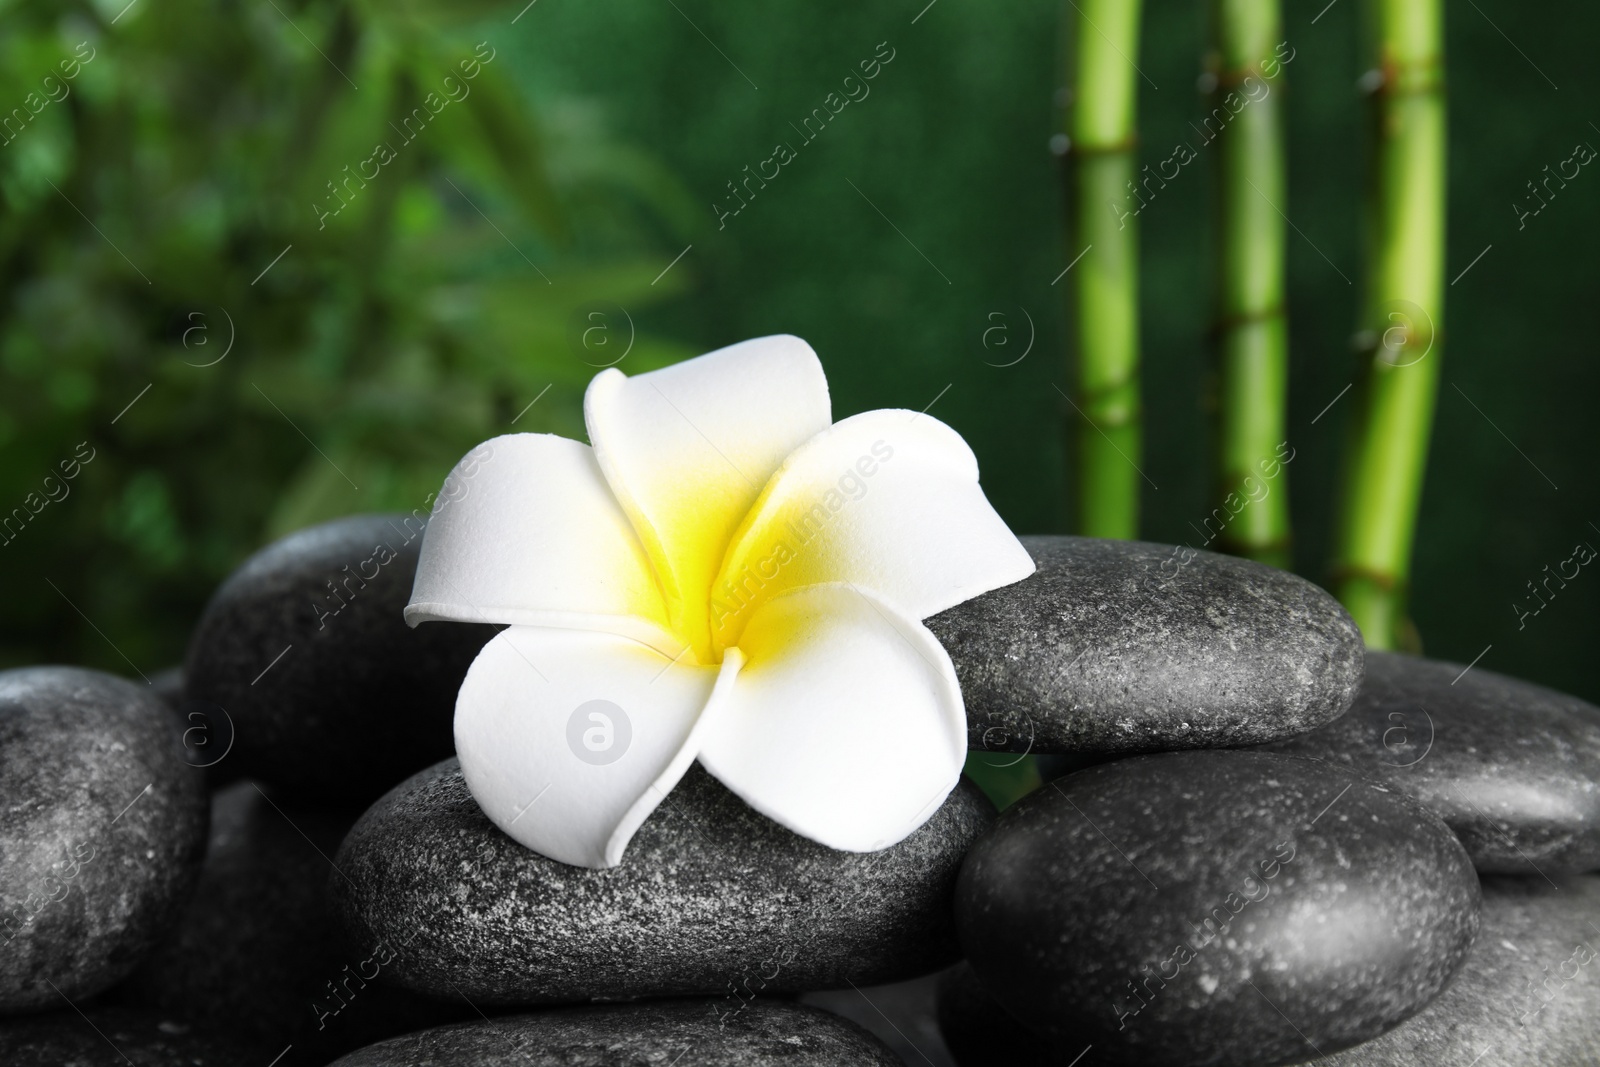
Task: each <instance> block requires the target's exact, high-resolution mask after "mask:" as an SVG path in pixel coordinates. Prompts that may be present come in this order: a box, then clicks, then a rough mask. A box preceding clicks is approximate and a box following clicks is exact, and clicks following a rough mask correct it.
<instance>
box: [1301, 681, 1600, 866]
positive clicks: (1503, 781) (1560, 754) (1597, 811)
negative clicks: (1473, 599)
mask: <svg viewBox="0 0 1600 1067" xmlns="http://www.w3.org/2000/svg"><path fill="white" fill-rule="evenodd" d="M1463 672H1465V673H1463ZM1270 748H1271V749H1272V750H1273V751H1278V752H1288V753H1294V754H1297V755H1303V756H1314V757H1316V758H1318V759H1324V760H1328V761H1329V762H1332V763H1339V764H1343V765H1345V766H1347V767H1350V768H1351V769H1353V770H1356V771H1359V772H1360V773H1361V774H1364V775H1367V776H1368V777H1373V778H1377V779H1378V780H1380V781H1383V782H1387V783H1388V784H1390V785H1392V786H1394V787H1395V788H1396V789H1400V790H1403V791H1405V792H1407V793H1410V794H1411V795H1412V796H1414V797H1416V798H1417V799H1418V800H1420V801H1421V802H1422V803H1423V804H1425V805H1426V806H1427V807H1429V808H1431V809H1433V810H1434V811H1435V812H1437V813H1438V814H1439V816H1440V817H1441V818H1442V819H1444V821H1445V822H1446V823H1448V824H1449V825H1450V828H1451V829H1452V830H1454V831H1455V832H1456V836H1458V837H1459V838H1461V843H1462V844H1463V845H1465V846H1466V849H1467V854H1468V855H1470V856H1471V857H1472V862H1473V864H1474V865H1475V866H1476V867H1477V868H1478V870H1480V871H1484V872H1498V873H1503V874H1522V875H1529V876H1532V877H1535V878H1537V877H1540V872H1543V873H1544V874H1554V873H1558V872H1561V871H1592V870H1595V869H1596V868H1600V708H1596V707H1595V706H1594V705H1592V704H1589V703H1587V702H1585V701H1582V700H1579V699H1578V698H1577V697H1570V696H1567V695H1565V694H1564V693H1558V692H1555V691H1554V690H1551V689H1545V688H1544V687H1542V686H1537V685H1533V684H1531V683H1529V682H1522V681H1518V680H1517V679H1515V678H1507V677H1506V676H1505V675H1501V674H1495V673H1494V672H1492V671H1486V670H1483V669H1482V668H1480V667H1474V668H1472V669H1471V670H1467V669H1466V668H1465V667H1464V666H1462V665H1461V664H1457V663H1443V662H1440V661H1437V660H1429V659H1419V658H1417V657H1415V656H1402V655H1397V654H1394V653H1390V652H1369V653H1368V654H1367V678H1366V683H1365V684H1364V685H1363V687H1362V689H1361V694H1360V695H1359V696H1358V697H1357V698H1356V702H1355V706H1354V707H1352V708H1351V709H1350V711H1349V713H1348V714H1346V715H1345V716H1343V717H1342V718H1339V719H1336V720H1334V721H1333V722H1331V723H1329V724H1328V725H1326V726H1324V727H1322V728H1320V729H1318V730H1315V731H1313V732H1312V733H1309V734H1306V735H1304V736H1302V737H1296V738H1292V739H1290V740H1287V741H1280V742H1277V743H1275V744H1273V745H1271V746H1270Z"/></svg>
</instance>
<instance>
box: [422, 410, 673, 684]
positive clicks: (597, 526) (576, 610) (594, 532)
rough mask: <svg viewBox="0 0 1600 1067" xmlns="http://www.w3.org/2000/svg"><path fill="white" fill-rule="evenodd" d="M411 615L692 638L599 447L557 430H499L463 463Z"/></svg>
mask: <svg viewBox="0 0 1600 1067" xmlns="http://www.w3.org/2000/svg"><path fill="white" fill-rule="evenodd" d="M405 617H406V622H408V623H410V624H411V625H413V626H415V625H416V624H417V623H419V622H425V621H427V620H430V619H449V620H453V621H456V622H498V623H514V624H518V625H529V626H561V627H574V628H577V629H596V630H606V631H609V632H612V633H619V634H622V635H624V636H627V637H632V638H635V639H636V640H640V641H644V642H646V643H648V644H650V645H652V646H653V647H655V648H658V649H660V650H661V651H664V652H666V653H667V654H668V655H669V656H670V655H675V654H676V653H677V652H679V651H680V650H681V649H682V648H683V642H681V641H679V640H677V639H676V638H675V637H673V636H672V634H671V633H670V632H669V630H668V628H667V617H666V609H665V607H664V606H663V604H662V600H661V592H660V588H659V587H658V586H657V585H656V581H655V577H654V575H653V574H652V572H651V569H650V562H649V560H648V559H647V558H646V557H645V554H644V549H643V547H642V546H640V544H639V539H638V538H637V537H636V536H634V533H633V528H632V526H631V525H630V524H629V523H628V519H627V516H625V515H624V514H623V513H622V509H621V508H619V507H618V506H617V502H616V499H615V498H614V497H612V495H611V490H610V488H609V487H608V486H607V485H606V481H605V478H604V477H603V476H602V475H601V473H600V467H599V465H598V464H596V463H595V459H594V452H593V450H592V449H591V448H590V447H589V446H588V445H586V444H584V443H583V442H581V441H572V440H568V439H567V438H565V437H555V436H552V435H550V434H533V433H519V434H509V435H507V436H504V437H496V438H493V439H492V440H489V441H485V442H484V443H483V444H481V445H479V446H478V447H477V448H475V449H473V450H472V451H471V452H470V453H468V454H467V456H466V457H465V458H464V459H462V461H461V462H460V463H458V464H456V467H455V469H454V470H452V471H451V472H450V475H449V477H448V478H446V479H445V483H444V489H443V490H442V491H441V492H440V494H439V499H438V501H437V502H436V503H435V505H434V513H433V515H432V517H431V518H430V519H429V521H428V528H427V532H426V533H425V534H424V535H423V539H422V552H421V558H420V559H419V560H418V562H417V577H416V582H415V584H414V585H413V586H412V589H411V602H410V603H409V604H407V605H406V611H405Z"/></svg>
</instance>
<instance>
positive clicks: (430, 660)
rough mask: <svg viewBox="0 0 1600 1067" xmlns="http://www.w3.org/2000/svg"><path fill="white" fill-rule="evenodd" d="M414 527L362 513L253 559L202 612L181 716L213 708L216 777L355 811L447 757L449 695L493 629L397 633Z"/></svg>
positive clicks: (411, 565) (411, 522) (443, 627)
mask: <svg viewBox="0 0 1600 1067" xmlns="http://www.w3.org/2000/svg"><path fill="white" fill-rule="evenodd" d="M421 529H422V524H421V523H420V521H419V520H418V519H416V518H413V517H412V516H408V515H358V516H354V517H352V518H347V519H339V520H337V521H335V522H329V523H324V524H322V525H320V526H313V527H311V528H309V529H305V530H301V531H299V532H297V533H293V534H290V535H289V536H288V537H285V538H283V539H282V540H280V541H277V542H274V543H273V544H271V545H269V546H267V547H266V548H264V549H262V550H261V551H260V552H257V553H256V554H255V555H254V556H251V557H250V558H249V559H248V560H246V561H245V562H244V564H243V565H241V566H240V567H239V569H238V570H236V571H234V572H233V574H232V575H230V576H229V577H228V579H227V580H226V581H225V582H223V583H222V585H221V586H220V587H219V588H218V589H217V591H216V593H214V594H213V595H212V597H211V601H210V603H209V604H207V605H206V609H205V613H204V614H203V615H202V616H201V619H200V623H199V625H198V626H197V627H196V628H195V633H194V636H193V638H192V639H191V641H190V645H189V652H188V657H187V659H186V660H185V662H184V681H185V697H186V703H185V708H186V709H189V710H202V711H205V710H214V709H219V708H220V709H221V712H222V713H224V714H221V715H218V716H217V718H218V721H219V722H221V721H222V720H224V719H225V720H226V721H227V722H228V723H229V724H230V725H231V728H232V729H233V731H234V732H235V733H236V734H237V737H236V739H235V742H234V747H233V750H232V752H231V753H230V755H229V756H228V759H229V760H231V761H232V762H231V764H229V765H227V766H226V767H225V766H224V765H223V764H218V765H217V766H216V767H215V768H214V769H213V773H214V774H217V775H219V776H222V775H223V774H224V772H225V771H226V772H228V773H231V774H233V775H241V774H242V775H248V776H250V777H253V778H256V779H259V780H260V781H262V782H264V783H266V784H269V785H273V786H277V787H279V788H280V789H282V790H284V791H286V792H288V793H292V794H296V795H299V796H301V797H304V798H306V799H308V800H316V801H321V802H329V803H348V804H356V805H365V804H368V803H371V801H372V800H373V799H374V798H376V797H378V796H379V795H380V794H382V793H383V792H384V790H386V789H388V788H389V787H390V786H392V785H394V784H395V783H396V782H398V781H400V780H401V779H403V778H405V777H406V776H407V775H409V774H412V773H413V772H415V771H417V770H420V769H421V768H423V767H426V766H428V765H430V764H432V763H434V762H436V761H437V760H440V759H443V758H445V757H446V756H448V755H450V754H451V753H452V752H454V751H455V743H454V738H453V735H452V733H451V723H452V721H453V719H454V715H455V700H456V691H457V690H458V689H459V688H460V686H461V680H462V678H463V677H465V676H466V672H467V667H468V666H470V665H471V663H472V660H473V659H474V657H476V656H477V654H478V650H479V649H480V648H482V647H483V645H484V644H485V643H486V642H487V641H488V640H489V638H490V637H492V636H493V635H494V634H495V633H496V632H497V630H498V628H497V627H491V626H480V625H469V624H456V623H451V624H444V623H440V624H437V625H430V626H420V627H418V628H417V629H415V630H413V629H410V628H409V627H407V626H406V624H405V620H404V618H402V615H401V612H402V611H403V609H404V608H405V605H406V602H407V601H408V600H409V599H410V598H411V583H412V579H413V578H414V577H415V575H416V568H417V554H418V552H419V550H420V548H421V546H422V533H421Z"/></svg>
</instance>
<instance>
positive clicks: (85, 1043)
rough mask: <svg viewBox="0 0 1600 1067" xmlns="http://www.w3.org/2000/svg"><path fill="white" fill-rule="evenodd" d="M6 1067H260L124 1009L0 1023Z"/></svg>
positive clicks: (222, 1045) (178, 1026)
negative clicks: (131, 1065) (135, 1066)
mask: <svg viewBox="0 0 1600 1067" xmlns="http://www.w3.org/2000/svg"><path fill="white" fill-rule="evenodd" d="M0 1063H4V1064H5V1065H6V1067H128V1065H129V1064H137V1067H262V1063H261V1060H260V1058H259V1057H257V1056H255V1055H252V1054H251V1053H249V1052H248V1051H246V1050H243V1049H241V1048H239V1047H237V1046H235V1045H233V1044H232V1043H231V1042H229V1041H228V1040H227V1038H225V1037H219V1036H216V1035H212V1034H206V1033H202V1032H199V1031H196V1030H195V1029H193V1028H192V1027H190V1026H189V1025H188V1024H186V1023H180V1022H175V1021H173V1020H172V1019H170V1018H167V1017H164V1016H161V1015H155V1014H150V1013H147V1012H140V1011H132V1010H129V1009H126V1008H99V1009H96V1008H90V1009H89V1010H88V1012H87V1014H86V1015H80V1014H78V1013H77V1012H76V1011H73V1010H72V1009H70V1008H68V1007H66V1006H65V1005H63V1006H62V1010H61V1011H57V1012H51V1013H50V1014H48V1015H39V1016H35V1017H33V1018H30V1019H8V1020H6V1021H5V1022H0Z"/></svg>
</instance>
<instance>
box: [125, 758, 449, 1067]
mask: <svg viewBox="0 0 1600 1067" xmlns="http://www.w3.org/2000/svg"><path fill="white" fill-rule="evenodd" d="M358 814H359V813H358V812H353V811H352V812H349V813H342V812H334V811H315V810H304V809H300V808H295V807H292V806H289V805H288V804H287V802H278V801H274V800H271V799H269V798H268V796H267V795H266V794H265V793H264V792H262V791H261V790H260V789H259V788H258V787H257V786H256V784H255V783H254V782H239V783H236V784H234V785H232V786H229V787H228V788H226V789H224V790H221V791H220V792H218V793H217V794H215V796H214V797H213V798H212V815H211V841H210V846H209V849H208V851H207V854H206V860H205V866H204V868H203V869H202V871H201V875H200V881H199V884H198V885H197V886H196V887H195V892H194V896H193V898H192V900H191V902H190V904H189V907H188V909H187V911H186V912H185V913H184V916H183V918H182V920H181V921H180V922H179V923H178V924H177V926H176V928H175V929H174V930H173V932H172V935H171V937H170V938H169V939H168V940H167V942H166V943H165V944H163V945H162V946H161V947H160V948H158V949H157V950H156V951H155V952H154V953H153V954H152V955H151V957H150V959H149V960H148V961H146V962H145V964H144V965H143V966H141V967H140V968H139V970H138V971H136V972H135V973H134V975H133V977H132V978H130V979H129V980H128V981H127V982H125V983H123V985H122V986H121V987H120V988H119V989H118V990H117V991H116V993H115V994H114V995H115V996H116V997H117V999H118V1000H119V1001H120V1002H122V1003H124V1004H130V1005H136V1006H140V1007H144V1008H148V1009H150V1010H153V1011H158V1012H162V1013H164V1017H165V1018H169V1019H174V1020H179V1021H182V1022H184V1023H188V1024H192V1025H194V1026H196V1027H204V1026H207V1025H216V1024H217V1023H218V1022H219V1021H222V1022H223V1023H224V1024H225V1025H226V1028H227V1032H228V1036H229V1037H230V1038H233V1039H234V1040H236V1041H238V1042H240V1043H243V1044H246V1045H248V1046H249V1047H250V1048H251V1049H252V1050H253V1051H254V1052H255V1054H256V1057H257V1067H260V1065H262V1064H265V1063H267V1062H269V1061H271V1060H273V1057H275V1056H278V1055H279V1054H280V1053H281V1054H282V1058H281V1059H280V1060H278V1061H277V1063H276V1067H323V1065H324V1064H326V1063H328V1062H329V1061H330V1060H332V1059H334V1058H336V1057H338V1056H340V1055H341V1054H343V1053H345V1052H349V1051H350V1050H352V1049H356V1048H360V1047H362V1046H363V1045H368V1044H371V1043H372V1042H374V1041H379V1040H381V1039H383V1038H386V1037H392V1036H393V1035H395V1034H402V1033H405V1032H407V1031H409V1030H416V1029H420V1028H422V1027H425V1026H433V1025H437V1024H440V1023H446V1022H456V1021H458V1020H460V1019H465V1018H468V1017H470V1018H474V1019H475V1018H477V1017H478V1015H477V1013H476V1012H475V1011H473V1010H472V1008H471V1007H469V1006H468V1005H467V1004H465V1003H463V1002H462V1001H460V1000H459V999H457V1000H455V1001H453V1002H448V1003H447V1002H441V1001H434V1000H430V999H426V998H423V997H420V996H418V995H417V994H415V993H411V992H409V991H407V990H404V989H398V988H395V987H392V986H387V985H384V984H383V983H382V982H381V981H379V980H378V971H379V968H378V967H377V965H376V962H375V961H369V960H364V959H363V958H361V957H352V956H350V955H349V954H347V953H345V952H344V951H343V946H341V944H340V943H339V937H338V928H337V926H336V924H335V922H334V919H333V915H332V914H331V912H330V910H329V907H328V897H327V881H328V874H329V872H330V871H331V870H332V867H331V866H330V864H329V861H328V858H327V857H329V856H332V855H333V854H334V852H335V851H337V850H338V848H339V842H340V841H342V840H343V839H344V835H345V833H346V831H348V830H349V828H350V825H351V823H353V822H355V820H356V817H357V815H358ZM363 964H365V966H363ZM288 1045H293V1049H292V1050H291V1051H288V1052H285V1051H284V1050H285V1046H288Z"/></svg>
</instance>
